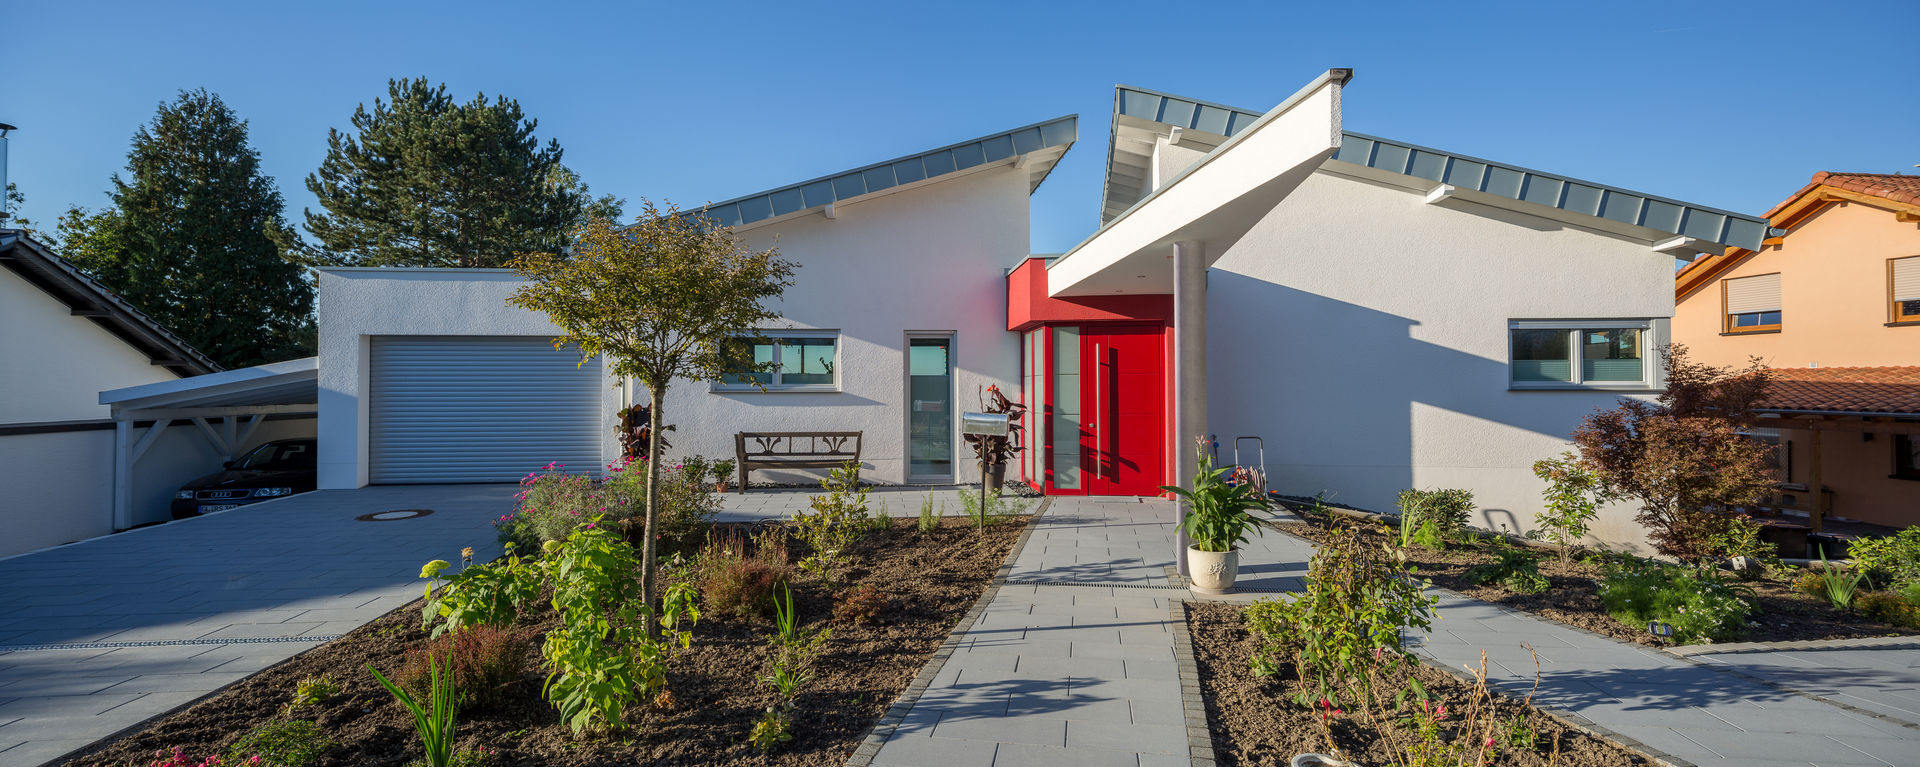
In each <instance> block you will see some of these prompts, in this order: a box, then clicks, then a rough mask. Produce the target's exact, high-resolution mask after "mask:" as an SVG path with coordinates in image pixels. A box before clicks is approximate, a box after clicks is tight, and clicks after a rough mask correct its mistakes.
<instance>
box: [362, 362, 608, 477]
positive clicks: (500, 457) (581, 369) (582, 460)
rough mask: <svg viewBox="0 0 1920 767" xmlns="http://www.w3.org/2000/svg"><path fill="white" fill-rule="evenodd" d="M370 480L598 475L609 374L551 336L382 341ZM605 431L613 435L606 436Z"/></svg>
mask: <svg viewBox="0 0 1920 767" xmlns="http://www.w3.org/2000/svg"><path fill="white" fill-rule="evenodd" d="M370 341H371V349H370V351H371V357H372V358H371V360H370V362H371V365H370V369H369V376H368V378H369V380H368V387H369V388H368V395H369V396H368V400H369V402H368V405H369V407H368V411H367V413H368V421H367V428H368V439H367V445H368V461H367V472H368V479H369V480H370V481H371V482H373V483H376V484H426V483H456V482H518V481H520V479H521V478H522V477H525V476H526V475H527V473H528V472H531V471H537V470H539V469H540V467H542V466H545V465H547V464H548V463H552V462H559V463H562V464H565V465H566V466H567V467H568V468H569V469H570V470H593V469H597V468H599V466H600V462H601V443H602V441H603V436H604V433H605V432H606V429H607V428H611V426H610V422H609V423H608V424H603V423H602V421H603V420H605V419H603V418H602V414H601V401H602V394H603V393H604V392H603V390H604V388H605V384H604V381H605V379H604V378H603V376H602V371H601V365H600V364H598V363H597V362H595V363H588V364H586V365H578V364H577V363H578V362H579V361H580V357H579V355H578V354H577V353H576V352H574V351H573V350H572V349H563V350H558V351H556V350H555V349H554V348H553V345H552V343H551V341H550V337H548V336H374V337H373V338H372V339H370ZM603 426H604V427H606V428H603Z"/></svg>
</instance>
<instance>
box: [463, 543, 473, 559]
mask: <svg viewBox="0 0 1920 767" xmlns="http://www.w3.org/2000/svg"><path fill="white" fill-rule="evenodd" d="M460 558H461V559H472V558H473V547H472V546H468V547H466V548H464V549H461V550H460Z"/></svg>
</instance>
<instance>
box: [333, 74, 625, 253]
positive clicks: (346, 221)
mask: <svg viewBox="0 0 1920 767" xmlns="http://www.w3.org/2000/svg"><path fill="white" fill-rule="evenodd" d="M387 95H388V98H389V99H390V101H382V100H380V99H375V100H374V102H373V109H371V110H369V109H367V107H366V105H364V104H362V105H360V106H359V107H358V108H356V109H355V110H354V113H353V135H348V134H345V133H342V132H340V131H339V130H329V131H328V132H327V157H326V159H325V160H324V161H322V162H321V163H320V169H319V170H318V171H316V172H315V173H313V174H312V175H310V176H307V189H308V190H311V191H312V192H313V194H314V196H315V197H318V198H319V199H320V205H321V206H322V207H324V208H325V209H326V212H324V213H315V212H313V211H311V210H309V211H306V219H307V231H308V232H309V233H311V234H312V235H313V236H314V237H315V238H316V239H318V240H319V241H320V247H319V248H317V249H312V250H310V251H308V252H307V253H306V254H305V257H306V258H307V260H308V261H309V262H310V263H315V264H326V265H334V266H450V267H499V266H506V265H507V263H508V262H509V261H510V260H511V259H512V258H513V256H515V255H516V254H519V253H532V252H557V251H559V250H561V249H562V248H564V247H565V245H566V238H567V236H568V234H569V233H570V232H571V231H572V230H573V228H574V227H575V226H576V225H578V224H580V223H581V216H582V212H583V211H585V210H586V209H587V208H588V207H589V206H593V207H594V208H595V209H596V210H598V211H600V212H602V213H608V212H611V213H615V214H617V213H618V212H619V203H620V201H618V200H614V199H613V198H612V197H605V198H602V199H600V200H593V199H592V198H591V197H590V196H589V193H588V190H587V187H586V185H585V184H583V183H580V179H579V176H578V175H576V174H574V173H573V172H572V171H570V170H567V168H566V166H564V165H562V164H561V163H560V156H561V150H560V145H559V144H558V143H557V142H553V141H548V142H547V143H546V145H545V146H541V144H540V141H539V139H537V138H535V137H534V135H533V129H534V127H535V126H536V125H537V124H538V121H536V120H533V119H529V118H526V117H524V116H523V115H522V114H521V111H520V103H519V102H517V101H514V100H512V99H508V98H505V97H495V98H494V99H493V100H492V101H491V102H489V101H488V100H487V97H486V95H485V94H479V95H475V96H474V98H473V100H472V101H469V102H467V103H465V104H461V103H457V102H455V101H454V100H453V98H452V97H450V96H448V95H447V87H446V86H445V85H439V86H430V85H428V84H427V80H426V78H419V79H414V80H390V81H388V83H387Z"/></svg>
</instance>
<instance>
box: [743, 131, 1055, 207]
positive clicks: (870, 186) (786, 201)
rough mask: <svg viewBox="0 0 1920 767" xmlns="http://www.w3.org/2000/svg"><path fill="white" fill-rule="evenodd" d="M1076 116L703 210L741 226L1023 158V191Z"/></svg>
mask: <svg viewBox="0 0 1920 767" xmlns="http://www.w3.org/2000/svg"><path fill="white" fill-rule="evenodd" d="M1079 119H1080V118H1079V115H1066V116H1063V117H1056V118H1053V119H1051V120H1046V121H1042V122H1037V123H1034V124H1032V125H1024V126H1021V127H1018V128H1014V129H1012V130H1006V131H1001V132H999V133H995V134H992V135H989V136H982V137H980V138H976V139H970V140H967V141H962V142H960V143H958V144H949V145H947V146H943V147H939V148H937V149H929V150H927V151H924V152H920V153H917V154H911V155H907V156H905V157H896V158H894V159H891V160H886V161H883V162H877V163H873V164H872V165H863V166H860V167H858V168H854V169H851V170H845V171H841V172H839V173H830V174H828V175H825V176H821V177H819V178H814V179H809V180H806V181H801V182H799V183H795V184H788V185H786V186H782V187H776V188H774V189H768V190H766V191H764V192H755V193H753V194H749V195H745V196H743V197H735V198H733V199H731V200H722V201H720V202H716V203H713V204H711V205H709V206H707V208H706V212H707V215H708V216H709V217H710V218H713V219H714V220H716V221H718V222H720V223H721V224H724V225H726V226H743V225H746V224H753V223H758V222H760V221H765V220H768V219H772V218H778V217H780V216H785V215H790V214H795V213H800V212H804V211H808V210H813V209H816V208H821V207H825V206H827V205H831V204H833V203H836V202H841V201H845V200H851V199H854V198H857V197H863V196H866V195H870V194H878V193H881V192H885V191H889V190H891V189H894V188H895V187H902V186H906V185H908V184H916V183H920V182H923V181H933V180H939V179H940V178H941V177H943V176H957V175H959V174H962V173H965V172H967V171H969V170H972V169H974V168H980V167H985V166H987V165H990V164H992V163H995V162H1000V161H1002V160H1007V159H1011V158H1018V157H1027V158H1028V159H1027V162H1026V165H1025V167H1026V168H1027V172H1028V177H1029V182H1028V187H1027V189H1028V191H1032V190H1034V189H1038V188H1040V183H1041V182H1042V181H1045V180H1046V179H1047V174H1049V173H1051V172H1053V167H1054V165H1056V164H1058V163H1059V160H1060V157H1061V156H1062V155H1065V154H1066V152H1067V150H1068V149H1069V148H1071V147H1072V146H1073V142H1074V141H1075V139H1077V138H1078V137H1079V128H1078V125H1079Z"/></svg>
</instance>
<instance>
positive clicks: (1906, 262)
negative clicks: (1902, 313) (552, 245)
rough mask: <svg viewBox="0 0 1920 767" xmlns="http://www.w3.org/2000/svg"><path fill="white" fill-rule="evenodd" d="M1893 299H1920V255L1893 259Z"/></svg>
mask: <svg viewBox="0 0 1920 767" xmlns="http://www.w3.org/2000/svg"><path fill="white" fill-rule="evenodd" d="M1893 300H1895V301H1920V257H1914V258H1896V259H1894V260H1893Z"/></svg>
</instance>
